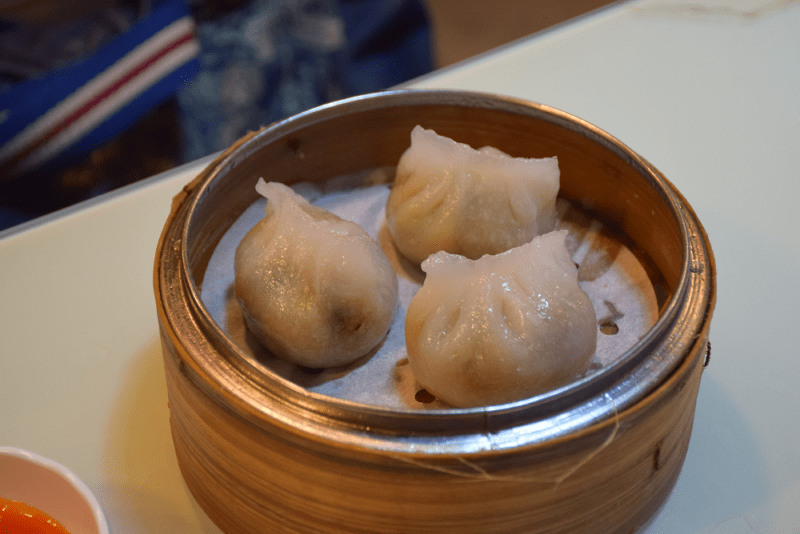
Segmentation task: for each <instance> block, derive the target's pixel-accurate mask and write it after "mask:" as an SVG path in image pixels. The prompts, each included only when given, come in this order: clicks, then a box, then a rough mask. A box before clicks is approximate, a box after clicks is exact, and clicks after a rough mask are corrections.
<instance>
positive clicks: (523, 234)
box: [386, 126, 560, 263]
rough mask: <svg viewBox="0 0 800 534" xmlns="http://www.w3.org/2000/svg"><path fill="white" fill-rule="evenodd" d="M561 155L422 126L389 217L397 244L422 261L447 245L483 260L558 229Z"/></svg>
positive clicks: (400, 173) (402, 167)
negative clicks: (467, 139)
mask: <svg viewBox="0 0 800 534" xmlns="http://www.w3.org/2000/svg"><path fill="white" fill-rule="evenodd" d="M559 179H560V171H559V168H558V159H557V158H555V157H552V158H541V159H539V158H515V157H511V156H509V155H508V154H506V153H504V152H502V151H500V150H498V149H496V148H493V147H483V148H481V149H479V150H475V149H473V148H472V147H470V146H469V145H466V144H463V143H457V142H455V141H453V140H452V139H449V138H447V137H444V136H441V135H438V134H437V133H436V132H434V131H433V130H426V129H424V128H422V127H420V126H416V127H415V128H414V129H413V131H412V132H411V147H410V148H408V149H407V150H406V151H405V152H404V153H403V155H402V156H401V158H400V161H399V162H398V165H397V173H396V176H395V181H394V185H393V186H392V192H391V195H390V196H389V200H388V202H387V204H386V219H387V224H388V227H389V231H390V232H391V234H392V238H393V240H394V243H395V245H396V246H397V249H398V250H399V251H400V252H401V253H402V254H403V255H404V256H405V257H406V258H408V259H409V260H411V261H412V262H415V263H421V262H422V261H423V260H425V258H427V257H428V256H429V255H431V254H434V253H436V252H439V251H442V250H443V251H445V252H449V253H452V254H459V255H462V256H466V257H467V258H470V259H478V258H480V257H481V256H483V255H484V254H499V253H501V252H505V251H506V250H509V249H511V248H514V247H517V246H520V245H523V244H525V243H529V242H530V241H531V239H533V238H534V237H535V236H537V235H541V234H545V233H547V232H550V231H552V230H553V228H554V225H555V206H556V204H555V203H556V195H557V194H558V188H559Z"/></svg>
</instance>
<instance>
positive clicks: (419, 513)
mask: <svg viewBox="0 0 800 534" xmlns="http://www.w3.org/2000/svg"><path fill="white" fill-rule="evenodd" d="M163 344H164V348H165V350H164V360H165V369H166V377H167V388H168V393H169V402H170V410H171V427H172V433H173V439H174V443H175V449H176V454H177V458H178V463H179V465H180V467H181V471H182V473H183V476H184V479H185V480H186V484H187V486H188V487H189V488H190V490H191V491H192V493H193V495H194V497H195V499H196V500H197V502H198V504H199V505H200V506H201V507H202V508H203V509H204V510H205V511H206V513H207V514H208V516H209V517H210V518H211V519H212V520H213V521H214V522H215V523H216V524H217V525H218V526H219V527H220V528H221V529H222V530H223V531H225V532H228V533H234V532H236V533H249V532H253V533H255V532H276V533H277V532H280V533H283V532H286V533H309V534H310V533H315V534H316V533H336V534H342V533H348V534H355V533H387V534H388V533H401V532H414V533H428V532H430V533H434V532H435V533H446V532H458V533H462V534H471V533H475V534H478V533H480V534H490V533H503V534H511V533H523V532H525V533H527V532H537V533H562V532H563V533H567V532H570V533H573V532H598V533H599V532H602V533H620V534H630V533H631V532H635V531H636V529H637V528H638V527H639V526H641V525H642V524H644V523H646V522H647V521H648V520H649V519H650V517H651V516H652V515H653V513H655V511H656V510H657V509H658V508H659V506H660V505H661V504H662V502H663V501H664V500H665V499H666V497H667V496H668V494H669V492H670V491H671V488H672V487H673V485H674V483H675V480H676V479H677V476H678V474H679V472H680V469H681V466H682V465H683V461H684V457H685V454H686V450H687V447H688V443H689V438H690V434H691V429H692V421H693V417H694V407H695V402H696V397H697V392H698V388H699V383H700V375H701V372H702V365H701V363H702V358H703V351H704V350H705V344H706V342H705V338H703V339H702V340H700V341H698V342H697V343H696V345H695V346H694V347H693V348H692V350H691V351H690V353H689V355H688V357H687V358H686V360H685V361H684V363H683V365H682V366H681V367H680V368H679V369H678V370H677V371H676V373H675V374H674V375H673V376H672V377H671V378H670V379H668V380H667V381H666V382H665V383H664V384H663V385H662V386H661V387H660V388H659V389H658V390H657V391H655V392H654V393H652V394H651V395H649V396H648V397H647V398H645V399H644V400H643V401H642V402H640V403H638V404H637V405H635V406H633V407H632V408H630V409H628V410H626V411H624V412H622V413H619V414H618V417H616V418H615V419H614V420H609V421H606V422H604V423H602V424H598V425H596V426H594V427H592V428H589V429H587V430H586V431H585V432H583V433H581V434H580V435H575V436H568V437H566V438H564V439H562V440H560V441H559V442H556V443H550V444H547V445H546V446H539V447H530V448H526V449H523V450H519V451H514V452H513V453H510V454H500V455H498V454H491V453H486V454H476V455H465V456H463V457H453V456H449V457H443V458H441V459H436V460H431V459H430V458H425V457H413V456H398V455H387V454H381V453H377V452H375V451H369V450H357V449H349V448H345V447H343V446H341V445H339V444H337V443H332V442H326V441H325V439H320V438H319V436H304V435H303V434H302V433H300V432H287V431H286V429H285V428H282V427H280V426H278V425H275V426H269V425H268V424H267V425H266V426H263V427H258V426H256V425H254V424H252V423H251V422H248V421H246V420H244V419H243V418H241V417H239V416H237V414H235V413H232V412H231V411H230V410H229V408H228V407H226V406H222V405H220V404H218V403H217V402H216V401H214V400H212V399H211V398H210V397H209V396H208V395H207V394H206V393H205V391H204V390H203V388H200V387H198V386H197V385H196V382H197V380H198V377H196V376H192V372H191V370H190V369H188V368H187V366H186V365H184V364H181V362H182V361H184V359H185V358H186V355H185V354H182V352H183V351H182V349H181V347H179V346H175V345H174V344H173V343H172V338H171V336H169V335H168V333H167V332H164V337H163Z"/></svg>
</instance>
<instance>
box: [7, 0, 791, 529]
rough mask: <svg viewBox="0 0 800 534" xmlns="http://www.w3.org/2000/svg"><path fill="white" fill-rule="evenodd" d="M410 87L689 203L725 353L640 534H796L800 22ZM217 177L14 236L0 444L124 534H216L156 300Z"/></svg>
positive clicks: (722, 14) (671, 9) (622, 31)
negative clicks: (78, 487) (601, 134)
mask: <svg viewBox="0 0 800 534" xmlns="http://www.w3.org/2000/svg"><path fill="white" fill-rule="evenodd" d="M412 85H413V86H417V87H443V88H462V89H473V90H482V91H491V92H497V93H503V94H508V95H513V96H517V97H522V98H527V99H530V100H535V101H538V102H542V103H545V104H548V105H551V106H554V107H557V108H560V109H563V110H565V111H568V112H570V113H572V114H574V115H577V116H579V117H581V118H583V119H585V120H588V121H589V122H592V123H594V124H596V125H597V126H599V127H601V128H603V129H605V130H606V131H608V132H609V133H611V134H612V135H614V136H616V137H618V138H619V139H621V140H622V141H623V142H625V143H626V144H628V145H629V146H630V147H631V148H632V149H634V150H635V151H637V152H639V153H640V154H641V155H643V156H644V157H645V158H647V159H648V160H649V161H650V162H651V163H653V164H654V165H655V166H656V167H657V168H659V170H661V171H662V172H663V173H664V174H665V175H666V176H667V177H668V178H669V179H670V180H671V181H672V182H673V183H674V184H675V185H676V186H677V187H678V189H679V190H680V191H681V192H682V193H683V194H684V195H685V196H686V197H687V199H688V200H689V202H690V203H691V204H692V205H693V207H694V208H695V210H696V212H697V214H698V216H699V218H700V220H701V221H702V223H703V224H704V225H705V227H706V229H707V231H708V234H709V236H710V240H711V243H712V246H713V248H714V252H715V254H716V259H717V266H718V291H719V294H718V303H717V308H716V313H715V315H714V319H713V321H712V327H711V341H712V345H713V351H712V359H711V364H710V366H709V368H708V369H706V371H705V372H704V374H703V379H702V383H701V387H700V394H699V399H698V404H697V413H696V417H695V425H694V432H693V436H692V440H691V444H690V447H689V452H688V457H687V458H686V463H685V465H684V467H683V471H682V472H681V475H680V478H679V479H678V482H677V486H676V488H675V491H674V492H673V494H672V495H671V497H670V498H669V500H668V501H667V502H666V504H665V506H664V508H663V509H662V510H661V512H660V513H659V515H658V516H657V517H656V518H655V520H654V521H653V523H652V524H651V525H650V526H649V527H648V528H647V530H646V532H647V533H648V534H675V533H678V534H689V533H715V534H723V533H736V534H739V533H748V532H757V533H759V534H778V533H780V534H783V533H787V534H798V533H800V414H798V406H800V387H798V383H799V382H800V348H798V343H797V337H798V330H800V304H798V299H799V298H800V284H799V283H798V279H800V278H799V277H798V272H797V266H798V265H800V243H799V242H798V240H797V238H796V236H797V235H798V229H800V217H798V215H797V211H796V204H797V202H798V201H800V4H798V3H797V2H772V1H761V2H758V1H749V2H733V1H727V2H724V1H716V2H711V1H708V2H704V3H697V4H692V3H687V2H685V1H683V2H682V1H675V0H672V1H652V2H628V3H621V4H617V5H615V6H613V7H612V8H610V9H605V10H602V11H599V12H596V13H594V14H592V15H591V16H588V17H583V18H581V19H578V20H576V21H572V22H570V23H568V24H565V25H562V26H560V27H557V28H555V29H553V30H550V31H547V32H544V33H540V34H537V35H534V36H531V37H530V38H528V39H525V40H522V41H519V42H516V43H514V44H513V45H512V46H508V47H505V48H502V49H498V50H496V51H493V52H491V53H489V54H487V55H484V56H480V57H478V58H474V59H472V60H470V61H467V62H465V63H462V64H459V65H457V66H455V67H453V68H449V69H446V70H443V71H439V72H437V73H434V74H433V75H430V76H427V77H425V78H423V79H420V80H417V81H416V82H415V83H414V84H412ZM203 164H204V162H196V163H194V164H190V165H188V166H185V167H183V168H180V169H177V170H175V171H171V172H168V173H165V174H162V175H159V176H156V177H153V178H151V179H149V180H147V181H145V182H143V183H140V184H136V185H134V186H131V187H128V188H126V189H124V190H122V191H120V192H116V193H112V194H109V195H107V196H105V197H100V198H99V199H95V200H92V201H90V202H88V203H85V204H83V205H80V206H78V207H77V208H74V209H70V210H67V211H65V212H61V213H58V214H55V215H53V216H48V217H45V218H44V219H42V220H39V221H35V222H33V223H31V224H27V225H25V226H23V227H20V228H17V229H15V230H11V231H6V232H4V233H0V444H2V445H8V446H16V447H22V448H26V449H29V450H32V451H34V452H37V453H39V454H42V455H44V456H47V457H50V458H53V459H55V460H57V461H59V462H62V463H63V464H65V465H67V466H68V467H69V468H70V469H72V470H73V471H75V472H76V473H77V474H78V476H80V477H81V478H82V479H83V480H84V481H85V482H86V483H87V485H88V486H89V487H90V488H91V489H92V490H93V491H94V492H95V493H96V494H97V497H98V500H99V501H100V503H101V505H102V506H103V507H104V509H105V512H106V514H107V516H108V518H109V521H110V524H111V527H112V530H113V531H114V532H116V533H140V532H141V533H151V532H171V533H183V532H186V533H189V532H192V533H194V532H215V531H216V529H215V528H214V527H213V526H212V525H210V524H209V522H208V519H207V518H206V517H205V515H204V514H203V513H202V512H201V511H200V510H199V509H198V508H197V507H196V505H195V504H194V501H193V499H192V498H191V496H190V494H189V493H188V491H187V490H186V488H185V486H184V484H183V481H182V478H181V476H180V473H179V471H178V467H177V464H176V460H175V454H174V450H173V447H172V442H171V438H170V434H169V423H168V416H169V414H168V408H167V399H166V388H165V384H164V372H163V368H162V363H161V354H160V346H159V339H158V330H157V321H156V311H155V303H154V297H153V291H152V267H153V258H154V253H155V247H156V241H157V239H158V236H159V234H160V231H161V228H162V226H163V224H164V222H165V219H166V216H167V213H168V209H169V205H170V201H171V198H172V196H173V195H174V194H175V193H177V192H178V191H179V190H180V188H181V187H182V186H183V185H184V184H185V183H186V182H188V180H189V179H190V178H191V177H193V176H194V175H195V174H196V173H197V171H198V170H199V169H200V168H201V167H202V166H203ZM0 476H2V474H1V473H0Z"/></svg>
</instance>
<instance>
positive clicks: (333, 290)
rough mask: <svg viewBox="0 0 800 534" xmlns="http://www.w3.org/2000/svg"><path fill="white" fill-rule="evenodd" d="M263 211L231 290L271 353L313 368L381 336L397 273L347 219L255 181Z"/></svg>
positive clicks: (240, 251) (348, 357)
mask: <svg viewBox="0 0 800 534" xmlns="http://www.w3.org/2000/svg"><path fill="white" fill-rule="evenodd" d="M256 189H257V190H258V191H259V193H261V194H262V195H263V196H265V197H267V199H268V202H267V207H266V214H265V215H266V216H265V217H264V218H263V219H262V220H261V221H259V222H258V223H257V224H256V225H255V226H254V227H253V228H252V229H251V230H250V231H249V232H248V233H247V234H246V235H245V237H244V238H243V239H242V241H241V243H240V244H239V246H238V247H237V249H236V255H235V260H234V263H235V284H234V288H235V293H236V298H237V300H238V301H239V304H240V305H241V308H242V312H243V315H244V318H245V322H246V323H247V326H248V328H249V330H250V331H251V332H252V333H253V335H255V337H256V338H258V340H259V341H260V342H261V343H263V344H264V345H265V346H266V347H267V348H268V349H269V350H270V351H272V352H273V353H274V354H275V355H276V356H278V357H280V358H283V359H284V360H287V361H289V362H292V363H295V364H297V365H301V366H304V367H311V368H323V367H334V366H339V365H345V364H348V363H351V362H353V361H354V360H356V359H357V358H359V357H361V356H364V355H365V354H367V353H369V352H370V351H371V350H372V349H374V348H375V347H376V346H377V345H378V344H379V343H380V342H381V341H382V340H383V338H384V337H385V336H386V333H387V331H388V330H389V327H390V326H391V323H392V318H393V317H394V313H395V309H396V308H397V299H398V293H397V288H398V283H397V275H396V274H395V272H394V270H393V269H392V266H391V264H390V263H389V260H388V259H387V258H386V255H385V254H384V253H383V251H382V250H381V248H380V246H379V245H378V243H377V242H375V240H374V239H372V238H371V237H370V236H369V234H367V232H365V231H364V229H363V228H361V227H360V226H359V225H358V224H356V223H354V222H352V221H346V220H343V219H341V218H339V217H337V216H336V215H334V214H332V213H330V212H328V211H327V210H325V209H322V208H319V207H317V206H313V205H311V204H309V203H308V202H307V201H306V200H305V199H304V198H302V197H301V196H299V195H298V194H296V193H295V192H294V191H292V190H291V189H290V188H289V187H287V186H286V185H284V184H280V183H274V182H270V183H266V182H264V181H263V180H259V183H258V185H257V186H256Z"/></svg>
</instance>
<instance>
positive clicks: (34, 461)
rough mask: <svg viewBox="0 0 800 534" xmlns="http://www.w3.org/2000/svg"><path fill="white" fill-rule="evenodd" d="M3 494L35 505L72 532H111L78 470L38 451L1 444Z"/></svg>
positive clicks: (89, 533) (1, 486)
mask: <svg viewBox="0 0 800 534" xmlns="http://www.w3.org/2000/svg"><path fill="white" fill-rule="evenodd" d="M0 496H1V497H3V498H5V499H10V500H12V501H20V502H24V503H25V504H28V505H29V506H33V507H35V508H38V509H39V510H41V511H43V512H44V513H46V514H48V515H49V516H51V517H53V518H54V519H56V520H57V521H58V522H60V523H61V524H62V525H64V528H66V529H67V530H68V531H69V532H70V534H108V533H109V532H110V530H109V528H108V523H107V522H106V518H105V515H104V514H103V510H102V509H101V508H100V505H99V504H98V503H97V499H95V497H94V495H93V494H92V492H91V491H90V490H89V488H88V487H86V484H84V483H83V482H82V481H81V480H80V479H79V478H78V477H77V476H75V473H73V472H72V471H70V470H69V469H67V468H66V467H64V466H63V465H61V464H59V463H57V462H54V461H53V460H49V459H47V458H44V457H42V456H39V455H38V454H35V453H32V452H29V451H25V450H22V449H16V448H13V447H0Z"/></svg>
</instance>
